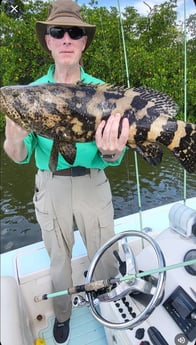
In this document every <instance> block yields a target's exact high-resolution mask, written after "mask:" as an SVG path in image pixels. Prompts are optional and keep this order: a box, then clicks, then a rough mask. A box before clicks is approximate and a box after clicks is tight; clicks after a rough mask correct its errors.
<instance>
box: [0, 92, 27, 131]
mask: <svg viewBox="0 0 196 345" xmlns="http://www.w3.org/2000/svg"><path fill="white" fill-rule="evenodd" d="M25 95H26V93H25V92H24V87H23V86H4V87H1V89H0V112H1V113H3V114H4V115H6V116H7V117H9V118H10V119H11V120H13V121H14V122H15V123H17V124H18V125H20V126H21V127H23V128H24V129H27V130H28V129H29V127H28V125H27V123H26V122H27V121H25V116H24V114H25V113H26V111H27V99H26V96H25ZM21 105H22V106H21Z"/></svg>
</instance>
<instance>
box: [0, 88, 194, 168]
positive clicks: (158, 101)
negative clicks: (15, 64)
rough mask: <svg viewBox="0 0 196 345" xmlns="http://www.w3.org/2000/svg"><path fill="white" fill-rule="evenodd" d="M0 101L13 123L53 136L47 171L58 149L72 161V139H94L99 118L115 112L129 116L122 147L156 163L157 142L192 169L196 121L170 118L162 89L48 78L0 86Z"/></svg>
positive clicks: (170, 107)
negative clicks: (67, 82) (73, 82)
mask: <svg viewBox="0 0 196 345" xmlns="http://www.w3.org/2000/svg"><path fill="white" fill-rule="evenodd" d="M0 102H1V106H0V111H1V112H2V113H3V114H5V115H6V116H8V117H9V118H10V119H12V120H13V121H14V122H15V123H17V124H18V125H19V126H21V127H22V128H24V129H26V130H28V131H33V132H34V133H36V134H38V135H42V136H44V137H47V138H50V139H53V140H54V142H53V148H52V151H51V157H50V164H49V166H50V169H51V170H52V171H55V169H56V166H57V159H58V153H61V154H62V156H63V157H64V159H66V161H68V162H69V163H70V164H72V163H73V162H74V160H75V156H76V146H75V143H76V142H88V141H94V140H95V132H96V129H97V127H98V125H99V123H100V122H101V120H106V121H107V119H108V117H109V116H110V114H115V113H117V112H119V113H121V114H122V118H124V117H127V118H128V120H129V125H130V131H129V138H128V141H127V146H128V147H131V148H133V149H134V150H136V151H137V152H138V153H139V154H141V155H142V156H143V157H144V158H145V159H146V160H147V161H148V162H149V163H150V164H152V165H156V164H159V163H160V162H161V159H162V150H161V148H160V147H159V144H162V145H164V146H166V147H167V148H168V149H169V150H171V151H172V152H173V153H174V155H175V156H176V157H177V158H178V160H179V161H180V163H181V164H182V166H183V167H184V168H185V169H186V170H187V171H188V172H189V173H193V172H195V171H196V124H191V123H185V122H183V121H178V120H175V118H174V117H175V115H176V113H177V106H176V104H175V102H174V101H173V100H172V99H171V98H170V97H169V96H168V95H165V94H163V93H162V92H159V91H155V90H153V89H149V88H144V87H133V88H124V87H117V86H112V85H108V84H103V85H92V84H90V85H89V84H83V83H81V82H79V83H77V84H59V83H48V84H42V85H25V86H5V87H2V88H1V91H0ZM119 132H120V128H119Z"/></svg>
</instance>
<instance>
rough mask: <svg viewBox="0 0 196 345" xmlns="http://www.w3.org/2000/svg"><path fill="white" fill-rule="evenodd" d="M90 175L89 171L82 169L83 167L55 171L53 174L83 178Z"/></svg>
mask: <svg viewBox="0 0 196 345" xmlns="http://www.w3.org/2000/svg"><path fill="white" fill-rule="evenodd" d="M89 174H90V169H87V168H84V167H73V168H68V169H62V170H57V171H55V172H53V175H55V176H73V177H76V176H84V175H89Z"/></svg>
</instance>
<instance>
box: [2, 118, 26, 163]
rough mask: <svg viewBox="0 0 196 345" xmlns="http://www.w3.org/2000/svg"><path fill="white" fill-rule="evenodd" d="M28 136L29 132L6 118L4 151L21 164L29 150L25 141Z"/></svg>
mask: <svg viewBox="0 0 196 345" xmlns="http://www.w3.org/2000/svg"><path fill="white" fill-rule="evenodd" d="M28 134H29V132H28V131H26V130H24V129H23V128H21V127H20V126H18V125H17V124H16V123H15V122H13V121H12V120H10V119H9V118H8V117H6V127H5V137H6V139H5V142H4V150H5V152H6V153H7V155H8V156H9V157H10V158H11V159H12V160H13V161H15V162H20V161H22V160H24V159H25V157H26V156H27V149H26V146H25V144H24V142H23V139H24V138H25V137H26V136H27V135H28Z"/></svg>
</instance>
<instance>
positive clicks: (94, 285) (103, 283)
mask: <svg viewBox="0 0 196 345" xmlns="http://www.w3.org/2000/svg"><path fill="white" fill-rule="evenodd" d="M195 264H196V259H192V260H187V261H184V262H180V263H177V264H173V265H168V266H164V267H159V268H154V269H150V270H147V271H144V272H138V273H133V274H126V275H124V276H122V277H117V278H110V279H105V280H97V281H94V282H90V283H87V284H82V285H76V286H73V287H70V288H68V289H67V290H62V291H58V292H54V293H50V294H44V295H42V296H35V297H34V301H35V302H41V301H43V300H47V299H50V298H54V297H59V296H63V295H73V294H76V293H80V292H91V291H95V292H96V291H98V290H99V289H102V288H109V287H112V286H114V285H115V284H119V283H121V282H124V281H129V282H131V280H134V279H135V278H143V277H146V276H149V275H152V274H155V273H162V272H166V271H169V270H172V269H176V268H180V267H185V266H191V265H195Z"/></svg>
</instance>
